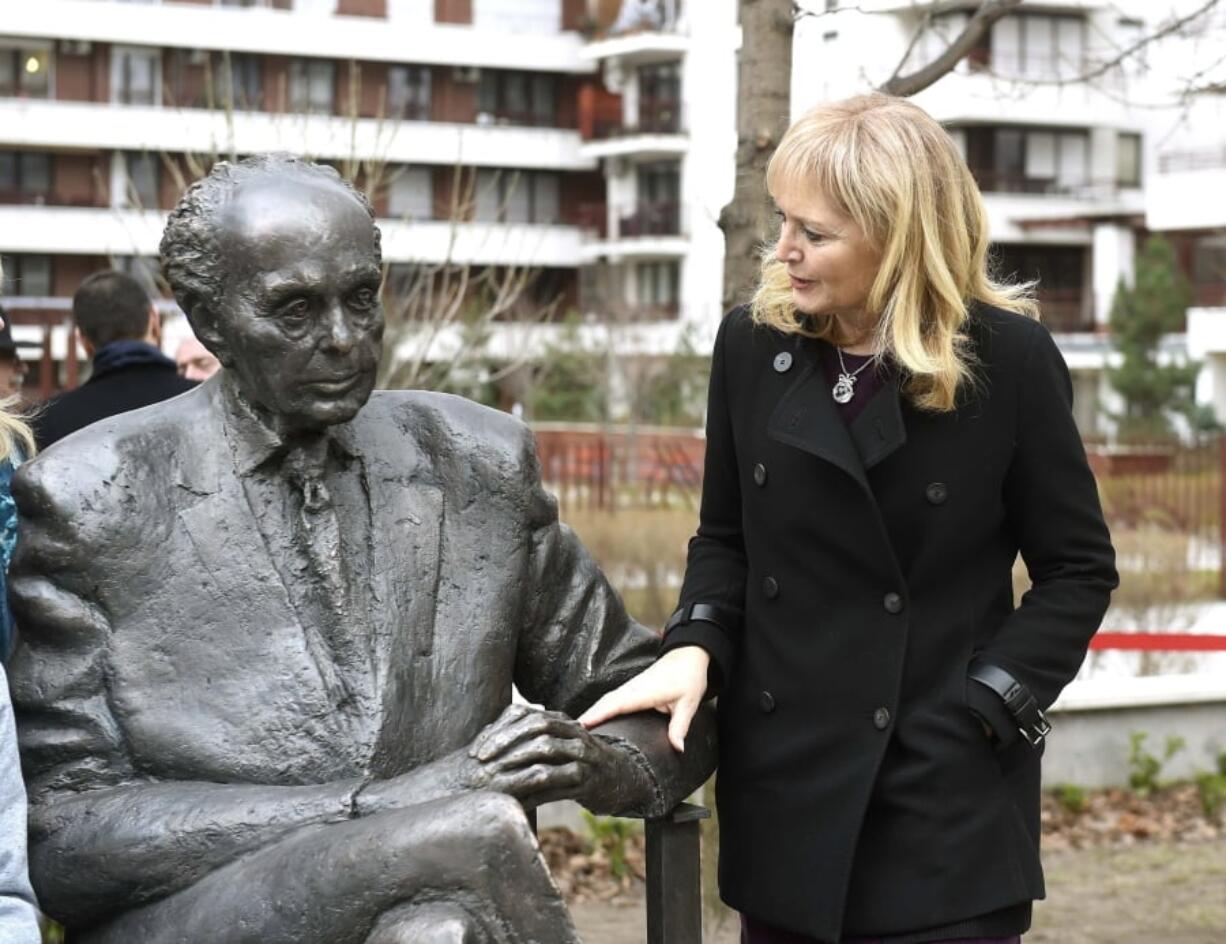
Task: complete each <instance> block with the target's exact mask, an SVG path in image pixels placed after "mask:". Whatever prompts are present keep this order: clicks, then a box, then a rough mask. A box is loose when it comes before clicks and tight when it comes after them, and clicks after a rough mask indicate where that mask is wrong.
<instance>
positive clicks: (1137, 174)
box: [1115, 131, 1141, 187]
mask: <svg viewBox="0 0 1226 944" xmlns="http://www.w3.org/2000/svg"><path fill="white" fill-rule="evenodd" d="M1115 182H1116V183H1117V184H1119V185H1120V186H1121V187H1139V186H1141V136H1140V135H1139V134H1129V133H1126V132H1122V131H1121V132H1120V134H1119V136H1118V137H1117V138H1116V139H1115Z"/></svg>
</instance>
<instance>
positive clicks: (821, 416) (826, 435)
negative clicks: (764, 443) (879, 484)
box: [766, 338, 868, 489]
mask: <svg viewBox="0 0 1226 944" xmlns="http://www.w3.org/2000/svg"><path fill="white" fill-rule="evenodd" d="M797 353H798V354H799V355H800V357H799V358H798V360H800V361H801V362H802V365H801V370H800V373H799V374H798V375H797V377H796V380H795V381H794V382H793V383H792V386H791V387H789V388H788V390H787V392H786V393H785V394H784V395H783V397H782V399H780V401H779V403H778V405H777V406H776V407H775V409H774V411H773V412H772V413H771V417H770V419H769V420H768V421H767V424H766V435H767V436H769V437H770V438H771V439H774V440H777V441H779V442H781V443H786V444H787V445H789V446H795V447H796V448H797V449H803V450H804V451H805V452H808V453H812V454H813V455H815V456H817V457H818V458H819V459H824V460H825V461H827V462H830V463H833V464H834V465H836V466H838V467H839V468H840V469H842V470H843V471H844V472H846V473H847V474H848V475H850V476H851V477H852V478H854V479H855V480H856V481H857V482H859V483H860V484H861V485H863V486H864V487H865V488H866V489H867V488H868V477H867V476H866V475H865V471H864V463H863V462H862V461H861V460H860V454H859V453H858V452H857V451H856V445H855V443H854V442H853V441H852V438H851V433H850V432H849V431H848V429H847V424H846V423H844V422H843V417H841V416H840V415H839V411H838V407H836V406H835V404H834V400H833V399H832V398H831V396H830V386H829V385H828V384H827V383H826V377H825V374H823V373H822V369H821V364H820V362H819V359H818V349H817V342H816V341H813V340H809V339H807V338H806V339H805V340H804V341H803V342H802V343H801V344H800V345H799V350H798V352H797Z"/></svg>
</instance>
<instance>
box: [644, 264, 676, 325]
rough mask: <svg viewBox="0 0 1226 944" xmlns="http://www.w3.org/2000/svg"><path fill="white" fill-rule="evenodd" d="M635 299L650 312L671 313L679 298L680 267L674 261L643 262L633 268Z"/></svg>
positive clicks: (674, 309)
mask: <svg viewBox="0 0 1226 944" xmlns="http://www.w3.org/2000/svg"><path fill="white" fill-rule="evenodd" d="M634 281H635V292H636V295H637V298H636V301H637V302H638V304H639V307H640V308H642V309H647V310H648V311H649V312H652V313H673V312H675V311H676V310H677V302H678V299H679V298H680V292H679V287H680V283H681V268H680V266H679V265H678V264H677V263H676V262H645V263H641V264H639V265H638V266H636V267H635V270H634Z"/></svg>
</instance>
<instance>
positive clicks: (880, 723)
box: [873, 708, 890, 731]
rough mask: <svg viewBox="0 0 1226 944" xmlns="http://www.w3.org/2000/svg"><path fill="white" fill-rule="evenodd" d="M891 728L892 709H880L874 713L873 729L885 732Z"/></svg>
mask: <svg viewBox="0 0 1226 944" xmlns="http://www.w3.org/2000/svg"><path fill="white" fill-rule="evenodd" d="M889 726H890V709H889V708H878V709H877V710H876V711H874V712H873V727H874V728H876V729H877V730H878V731H884V730H885V729H886V728H888V727H889Z"/></svg>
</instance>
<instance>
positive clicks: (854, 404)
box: [819, 341, 890, 426]
mask: <svg viewBox="0 0 1226 944" xmlns="http://www.w3.org/2000/svg"><path fill="white" fill-rule="evenodd" d="M819 347H820V350H821V361H822V372H823V373H825V375H826V379H827V380H828V381H830V389H831V390H833V389H834V385H835V383H837V382H838V379H839V374H841V373H842V372H843V369H842V367H841V366H840V365H839V353H838V350H837V349H836V348H835V347H834V345H832V344H828V343H826V342H825V341H823V342H822V343H821V345H820V346H819ZM871 360H873V355H872V354H848V353H847V352H846V351H844V352H843V363H844V364H845V365H846V366H847V373H849V374H854V373H855V372H856V371H857V370H859V369H860V368H861V367H862V366H863V365H865V364H868V362H869V361H871ZM889 377H890V368H889V366H888V363H887V362H885V361H879V362H878V363H876V364H870V365H869V366H868V367H865V368H864V369H863V370H861V371H860V373H858V374H856V378H855V381H854V382H853V385H852V390H853V393H852V397H851V399H850V400H848V401H847V402H846V403H839V402H838V401H837V400H836V401H835V403H834V405H835V406H836V407H838V409H839V413H840V414H842V416H843V422H845V423H846V424H847V425H848V426H850V425H851V424H852V422H853V421H854V420H855V418H856V417H857V416H859V415H860V414H861V412H863V410H864V408H865V407H866V406H867V405H868V401H869V400H871V399H872V398H873V395H874V394H875V393H876V392H877V391H878V390H880V389H881V388H882V387H883V386H884V385H885V383H886V381H887V380H889ZM832 396H833V394H832Z"/></svg>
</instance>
